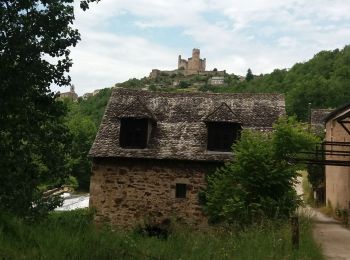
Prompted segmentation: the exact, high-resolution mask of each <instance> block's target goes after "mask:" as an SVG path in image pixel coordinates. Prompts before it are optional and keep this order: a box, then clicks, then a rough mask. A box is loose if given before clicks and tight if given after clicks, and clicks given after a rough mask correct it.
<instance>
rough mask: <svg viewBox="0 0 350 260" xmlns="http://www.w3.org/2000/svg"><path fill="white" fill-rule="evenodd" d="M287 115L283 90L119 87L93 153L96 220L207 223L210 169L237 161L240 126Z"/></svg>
mask: <svg viewBox="0 0 350 260" xmlns="http://www.w3.org/2000/svg"><path fill="white" fill-rule="evenodd" d="M284 114H285V101H284V97H283V95H281V94H266V93H265V94H249V93H242V94H238V93H235V94H211V93H161V92H148V91H140V90H137V91H136V90H128V89H114V90H113V92H112V95H111V97H110V100H109V103H108V105H107V108H106V111H105V114H104V117H103V119H102V123H101V125H100V128H99V131H98V133H97V136H96V139H95V141H94V143H93V146H92V148H91V150H90V153H89V156H90V157H91V158H92V162H93V165H92V176H91V186H90V207H93V208H95V210H96V214H95V217H94V218H95V222H96V223H100V222H104V221H107V222H110V223H111V224H112V225H117V226H122V227H132V226H134V225H135V224H136V223H139V222H142V221H143V220H145V219H147V218H151V219H152V221H156V222H161V221H163V220H165V219H167V218H175V219H180V220H182V221H184V222H186V223H190V224H194V225H199V226H200V225H206V224H207V219H206V217H205V216H204V214H203V212H202V207H201V205H200V202H199V197H198V194H199V193H200V191H201V190H202V189H203V188H205V187H206V181H205V176H206V173H207V172H208V171H210V170H213V169H215V168H216V167H218V166H221V165H223V163H224V162H225V161H228V160H230V159H232V157H233V154H232V152H231V145H232V144H233V143H234V142H235V141H236V140H237V139H238V138H239V136H240V131H241V129H256V130H261V131H270V130H271V129H272V125H273V123H274V122H275V121H276V120H277V119H278V117H280V116H282V115H284Z"/></svg>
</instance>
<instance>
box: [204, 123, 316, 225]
mask: <svg viewBox="0 0 350 260" xmlns="http://www.w3.org/2000/svg"><path fill="white" fill-rule="evenodd" d="M306 129H307V128H306V127H305V126H304V125H302V124H300V123H297V121H296V120H295V119H293V118H281V119H280V120H279V121H278V123H277V124H275V126H274V132H273V133H270V134H267V133H261V132H259V131H250V130H244V131H243V132H242V137H241V139H240V140H239V141H238V142H237V143H236V144H235V145H234V148H233V154H234V160H233V161H231V162H229V163H227V164H226V165H225V166H224V167H222V168H219V169H218V170H216V172H215V173H213V174H210V175H209V177H208V188H207V190H206V192H205V199H206V205H205V209H206V212H207V213H208V215H209V219H210V220H211V221H213V222H218V221H225V222H229V223H235V224H239V225H247V224H251V223H256V222H258V221H261V220H264V219H272V218H286V217H289V216H290V214H291V213H292V212H293V211H294V210H295V209H296V208H297V207H298V206H299V205H300V203H301V200H300V199H299V198H298V196H297V194H296V191H295V189H294V185H295V183H296V181H297V180H296V177H297V176H298V173H297V169H299V167H300V165H296V164H292V163H291V162H290V161H289V158H291V157H294V156H296V155H297V154H298V153H299V152H301V151H305V150H310V149H312V148H313V145H312V144H314V143H315V142H316V141H317V138H316V137H314V136H313V135H312V134H310V133H308V131H307V130H306Z"/></svg>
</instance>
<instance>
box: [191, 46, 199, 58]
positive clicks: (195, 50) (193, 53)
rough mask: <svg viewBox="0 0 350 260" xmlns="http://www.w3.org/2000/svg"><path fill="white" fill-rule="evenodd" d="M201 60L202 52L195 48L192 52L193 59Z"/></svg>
mask: <svg viewBox="0 0 350 260" xmlns="http://www.w3.org/2000/svg"><path fill="white" fill-rule="evenodd" d="M199 58H200V50H199V49H196V48H194V49H193V50H192V59H196V60H199Z"/></svg>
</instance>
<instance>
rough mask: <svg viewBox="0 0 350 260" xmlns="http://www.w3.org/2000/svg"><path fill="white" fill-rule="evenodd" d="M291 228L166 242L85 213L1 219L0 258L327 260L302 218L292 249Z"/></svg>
mask: <svg viewBox="0 0 350 260" xmlns="http://www.w3.org/2000/svg"><path fill="white" fill-rule="evenodd" d="M290 237H291V232H290V225H289V223H279V224H276V223H274V224H273V223H270V224H268V225H265V226H263V227H262V226H255V227H250V228H248V229H246V230H244V231H240V232H235V231H234V230H233V229H231V228H225V229H224V228H223V227H221V228H211V229H209V230H206V231H195V230H192V229H191V228H189V227H184V226H182V227H180V228H176V229H175V231H174V232H173V233H172V234H171V235H170V236H169V237H168V239H167V240H161V239H157V238H155V237H145V236H142V235H140V234H136V233H135V232H123V231H111V230H110V229H108V228H100V229H97V228H95V227H94V226H93V225H92V223H91V214H90V213H89V212H88V211H86V210H76V211H71V212H55V213H53V214H51V215H50V217H49V218H48V219H47V220H45V221H44V222H41V223H38V224H26V223H24V222H23V221H21V220H18V219H16V218H13V217H9V216H6V215H0V259H201V260H202V259H254V260H258V259H323V257H322V254H321V251H320V249H319V248H318V247H317V246H316V244H315V242H314V241H313V239H312V234H311V223H310V221H309V219H307V218H301V223H300V248H299V250H292V249H291V245H290Z"/></svg>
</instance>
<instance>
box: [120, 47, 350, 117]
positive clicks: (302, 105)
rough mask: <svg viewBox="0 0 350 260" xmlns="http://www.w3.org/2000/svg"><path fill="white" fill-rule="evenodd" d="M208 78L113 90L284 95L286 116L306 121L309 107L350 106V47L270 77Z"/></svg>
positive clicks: (176, 78) (134, 82)
mask: <svg viewBox="0 0 350 260" xmlns="http://www.w3.org/2000/svg"><path fill="white" fill-rule="evenodd" d="M209 78H210V76H204V75H192V76H187V77H184V76H182V75H181V74H180V73H179V74H178V75H171V76H168V75H160V76H159V77H157V78H156V79H150V78H148V77H144V78H142V79H140V80H138V79H130V80H128V81H126V82H123V83H118V84H116V86H117V87H126V88H146V89H149V90H157V91H167V92H178V91H209V92H221V93H225V92H278V93H284V94H285V97H286V106H287V113H288V114H289V115H293V114H295V115H297V116H298V118H299V119H301V120H306V118H307V113H308V111H307V110H308V104H309V103H311V107H312V108H335V107H339V106H342V105H344V104H346V103H349V102H350V46H346V47H345V48H344V49H342V50H338V49H336V50H333V51H321V52H319V53H318V54H316V55H315V56H314V57H313V58H312V59H311V60H309V61H307V62H304V63H297V64H295V65H294V66H293V67H292V68H290V69H276V70H274V71H273V72H272V73H269V74H265V75H259V76H254V79H252V80H249V81H246V80H244V78H243V79H242V77H240V76H237V75H234V74H226V75H225V79H224V84H223V85H221V86H211V85H210V84H208V80H209Z"/></svg>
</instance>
